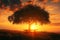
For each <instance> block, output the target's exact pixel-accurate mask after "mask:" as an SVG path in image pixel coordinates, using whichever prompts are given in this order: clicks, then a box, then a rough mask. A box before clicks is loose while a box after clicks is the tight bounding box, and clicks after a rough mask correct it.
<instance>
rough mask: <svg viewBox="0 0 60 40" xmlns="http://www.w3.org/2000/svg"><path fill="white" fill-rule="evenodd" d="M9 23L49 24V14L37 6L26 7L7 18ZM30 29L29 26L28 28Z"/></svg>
mask: <svg viewBox="0 0 60 40" xmlns="http://www.w3.org/2000/svg"><path fill="white" fill-rule="evenodd" d="M8 20H9V21H12V22H13V24H19V23H22V22H29V25H30V24H31V22H32V21H39V22H40V23H41V24H47V23H49V22H50V21H49V13H48V12H46V11H45V10H44V9H41V8H40V7H38V6H33V5H27V6H25V7H24V8H22V9H21V10H18V11H16V12H15V13H14V14H13V15H11V16H9V17H8ZM29 27H30V26H29Z"/></svg>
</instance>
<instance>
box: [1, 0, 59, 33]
mask: <svg viewBox="0 0 60 40" xmlns="http://www.w3.org/2000/svg"><path fill="white" fill-rule="evenodd" d="M45 10H46V11H48V12H49V14H50V21H51V23H50V24H49V25H45V26H44V27H39V29H38V30H40V31H42V30H44V31H48V32H59V31H60V1H59V0H52V1H50V0H49V1H48V3H47V4H46V8H45ZM11 14H13V12H12V11H10V10H9V8H7V9H0V29H10V30H23V29H27V28H28V27H27V26H28V25H25V24H18V25H16V24H11V23H10V22H9V21H8V19H7V18H8V16H9V15H11ZM22 25H24V27H21V26H22Z"/></svg>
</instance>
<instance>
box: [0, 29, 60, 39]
mask: <svg viewBox="0 0 60 40" xmlns="http://www.w3.org/2000/svg"><path fill="white" fill-rule="evenodd" d="M0 40H60V34H56V33H49V32H28V31H24V32H21V31H20V32H19V31H11V30H0Z"/></svg>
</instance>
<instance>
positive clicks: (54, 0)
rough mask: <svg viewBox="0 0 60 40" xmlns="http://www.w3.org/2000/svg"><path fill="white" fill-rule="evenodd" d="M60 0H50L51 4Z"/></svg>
mask: <svg viewBox="0 0 60 40" xmlns="http://www.w3.org/2000/svg"><path fill="white" fill-rule="evenodd" d="M59 1H60V0H52V1H51V2H53V3H58V2H59Z"/></svg>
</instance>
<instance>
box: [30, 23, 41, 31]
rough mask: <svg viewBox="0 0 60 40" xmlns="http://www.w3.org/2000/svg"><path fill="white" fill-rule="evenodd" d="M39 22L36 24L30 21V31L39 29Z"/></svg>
mask: <svg viewBox="0 0 60 40" xmlns="http://www.w3.org/2000/svg"><path fill="white" fill-rule="evenodd" d="M39 27H40V26H39V24H37V23H32V24H31V25H30V29H31V31H37V30H38V29H39Z"/></svg>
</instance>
